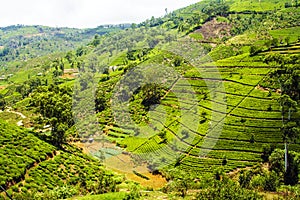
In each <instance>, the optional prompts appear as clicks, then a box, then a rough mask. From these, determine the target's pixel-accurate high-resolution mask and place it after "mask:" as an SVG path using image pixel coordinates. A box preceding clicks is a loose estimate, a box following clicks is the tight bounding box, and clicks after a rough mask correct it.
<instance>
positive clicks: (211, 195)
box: [196, 179, 263, 200]
mask: <svg viewBox="0 0 300 200" xmlns="http://www.w3.org/2000/svg"><path fill="white" fill-rule="evenodd" d="M196 198H197V199H203V200H227V199H228V200H240V199H244V200H246V199H247V200H253V199H263V198H262V196H260V195H259V194H257V193H256V192H254V191H250V190H247V189H244V188H241V187H240V186H239V185H237V184H236V183H235V182H233V181H231V180H228V179H225V180H222V181H213V183H212V187H210V188H207V189H203V190H202V191H201V192H199V193H198V194H197V197H196Z"/></svg>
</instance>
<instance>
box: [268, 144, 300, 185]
mask: <svg viewBox="0 0 300 200" xmlns="http://www.w3.org/2000/svg"><path fill="white" fill-rule="evenodd" d="M284 155H285V151H284V150H280V149H276V150H275V151H274V152H273V153H272V155H271V156H270V161H269V162H270V170H271V171H274V172H276V173H277V174H278V175H279V176H280V177H282V178H283V181H284V183H285V184H287V185H295V184H297V183H298V181H299V177H298V175H299V167H300V157H299V154H298V153H296V152H293V151H290V152H289V154H288V163H289V166H288V170H285V163H284V162H283V158H284V157H285V156H284ZM281 181H282V180H281Z"/></svg>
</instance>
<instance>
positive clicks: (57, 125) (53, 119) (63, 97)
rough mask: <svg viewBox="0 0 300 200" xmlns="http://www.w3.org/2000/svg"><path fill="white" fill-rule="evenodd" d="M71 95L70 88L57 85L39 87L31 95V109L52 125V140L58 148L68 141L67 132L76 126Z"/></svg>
mask: <svg viewBox="0 0 300 200" xmlns="http://www.w3.org/2000/svg"><path fill="white" fill-rule="evenodd" d="M71 95H72V93H71V90H70V88H67V87H62V88H60V87H58V86H56V85H50V86H48V87H45V86H44V87H39V88H37V90H36V91H35V92H34V93H33V94H32V95H31V102H30V105H31V107H34V108H35V109H36V111H37V112H39V113H40V114H41V116H42V117H43V118H44V120H45V122H46V124H48V123H49V124H50V125H51V128H52V133H51V137H52V138H51V140H52V142H53V143H54V144H55V145H58V146H61V145H62V144H63V143H64V142H65V141H66V135H65V132H66V131H67V130H68V129H69V128H70V127H72V126H73V125H74V121H73V115H72V96H71Z"/></svg>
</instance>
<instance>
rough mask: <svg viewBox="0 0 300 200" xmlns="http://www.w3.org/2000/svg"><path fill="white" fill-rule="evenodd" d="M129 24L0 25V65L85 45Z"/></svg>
mask: <svg viewBox="0 0 300 200" xmlns="http://www.w3.org/2000/svg"><path fill="white" fill-rule="evenodd" d="M129 26H130V25H128V24H120V25H103V26H99V27H97V28H90V29H75V28H60V27H56V28H52V27H47V26H25V25H14V26H8V27H0V65H2V66H3V65H6V63H7V62H10V61H16V60H21V61H24V60H28V59H31V58H35V57H39V56H43V55H47V54H51V53H55V52H65V51H69V50H72V49H74V48H78V47H79V46H81V45H86V43H87V42H89V41H90V40H91V39H92V38H93V37H94V36H95V35H96V34H97V35H100V36H101V35H104V34H107V33H110V32H113V31H117V30H121V29H125V28H128V27H129Z"/></svg>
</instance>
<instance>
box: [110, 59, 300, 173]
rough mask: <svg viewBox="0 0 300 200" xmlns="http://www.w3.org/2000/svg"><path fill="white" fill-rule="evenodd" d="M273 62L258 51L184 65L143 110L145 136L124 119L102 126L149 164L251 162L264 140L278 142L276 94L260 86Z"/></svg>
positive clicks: (231, 166)
mask: <svg viewBox="0 0 300 200" xmlns="http://www.w3.org/2000/svg"><path fill="white" fill-rule="evenodd" d="M215 65H216V66H218V67H217V68H216V67H214V66H215ZM274 68H275V67H271V66H268V65H266V64H265V63H263V62H262V57H261V55H258V56H255V57H249V56H248V55H240V56H236V57H231V58H228V59H224V60H220V61H218V62H216V63H206V64H202V65H199V66H197V67H187V66H185V67H183V69H181V70H180V69H179V70H178V71H181V72H184V73H183V77H182V79H180V80H174V83H173V84H172V85H173V86H172V87H171V88H169V92H168V93H166V95H165V96H164V97H163V98H162V100H161V103H160V105H159V106H157V107H155V108H154V109H153V110H150V111H149V112H148V114H147V116H148V118H149V121H148V122H147V124H146V126H145V127H142V128H141V129H140V132H142V133H144V134H146V135H147V136H145V135H142V136H141V135H139V134H136V133H135V131H134V130H135V129H134V128H133V127H132V126H127V125H126V124H122V125H120V124H114V125H111V126H106V131H105V132H106V134H107V136H108V138H109V139H110V140H111V141H115V142H117V144H119V145H120V146H123V147H126V148H127V151H129V152H131V153H132V154H133V155H135V156H138V157H139V158H141V159H142V160H144V161H145V160H146V161H148V162H149V163H150V168H151V167H154V168H155V167H164V166H167V165H169V164H174V163H175V165H176V166H180V168H182V169H186V170H190V169H192V170H194V171H197V172H201V173H202V172H209V173H211V172H213V171H214V170H215V169H216V168H218V167H223V169H224V170H225V171H226V172H229V171H233V170H235V169H237V168H244V167H248V166H253V165H255V164H257V163H260V162H262V161H263V160H262V158H261V155H262V152H263V147H264V146H266V145H272V144H274V145H275V146H276V147H278V148H282V147H283V139H282V135H281V132H280V128H281V126H282V122H281V109H280V105H279V103H278V98H279V97H280V94H279V93H278V92H277V91H276V90H274V89H272V88H270V89H268V88H263V87H261V86H260V85H261V84H262V83H263V81H264V79H265V78H266V77H268V76H269V73H270V72H271V71H272V70H273V69H274ZM216 69H217V70H216ZM201 72H202V73H203V74H201ZM220 85H222V86H223V88H222V87H220ZM290 149H291V150H297V151H298V150H300V146H299V145H294V144H291V145H290Z"/></svg>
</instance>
